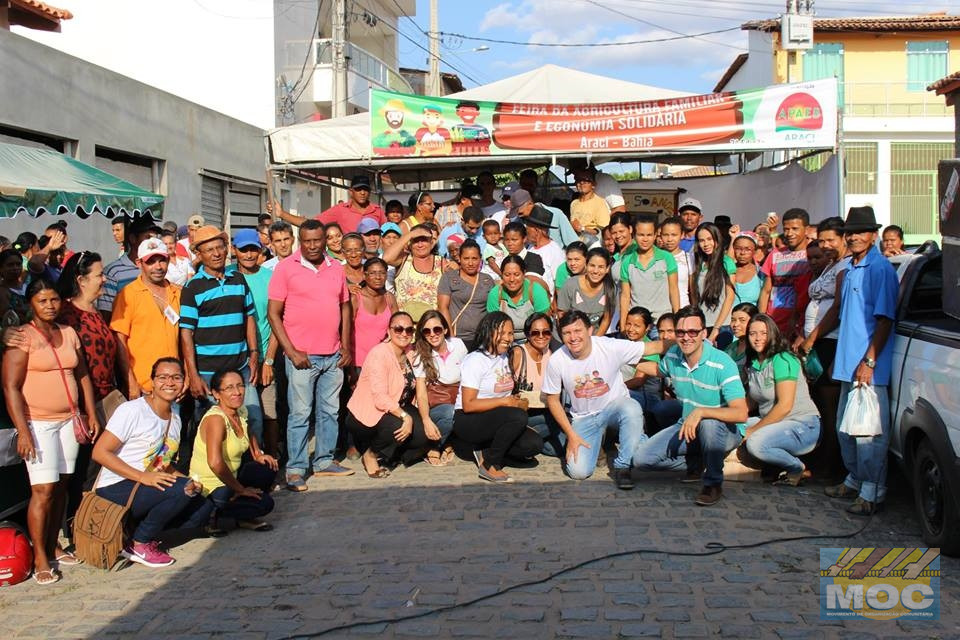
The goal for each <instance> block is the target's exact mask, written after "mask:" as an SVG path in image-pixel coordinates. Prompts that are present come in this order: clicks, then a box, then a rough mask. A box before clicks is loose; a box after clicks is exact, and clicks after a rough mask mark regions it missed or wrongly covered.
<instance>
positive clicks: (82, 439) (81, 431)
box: [30, 323, 93, 444]
mask: <svg viewBox="0 0 960 640" xmlns="http://www.w3.org/2000/svg"><path fill="white" fill-rule="evenodd" d="M30 328H31V329H33V330H34V331H36V332H37V333H38V334H40V337H41V338H43V341H44V342H46V343H47V346H48V347H50V351H52V352H53V359H54V360H56V361H57V368H58V369H59V370H60V379H61V380H63V390H64V391H66V392H67V401H68V402H69V403H70V417H71V418H72V421H73V436H74V437H75V438H76V439H77V442H78V443H80V444H90V443H91V442H93V437H92V434H91V433H90V429H89V427H87V423H86V421H85V420H84V419H83V416H81V415H80V410H79V408H78V407H77V404H76V403H75V402H74V401H73V395H72V394H71V393H70V384H69V383H68V382H67V374H66V372H65V371H64V370H63V365H62V364H61V363H60V356H59V355H57V350H56V349H55V348H54V347H53V343H52V342H50V340H49V339H48V338H47V336H45V335H43V332H42V331H40V329H37V328H36V327H35V326H33V323H30ZM57 330H58V331H59V328H58V329H57ZM62 333H63V332H62V331H61V334H62Z"/></svg>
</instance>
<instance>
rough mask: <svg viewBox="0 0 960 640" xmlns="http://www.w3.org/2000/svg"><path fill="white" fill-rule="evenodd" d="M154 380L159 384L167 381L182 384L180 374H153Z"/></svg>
mask: <svg viewBox="0 0 960 640" xmlns="http://www.w3.org/2000/svg"><path fill="white" fill-rule="evenodd" d="M154 380H156V381H157V382H159V383H160V384H164V383H167V382H174V383H176V384H183V376H181V375H175V376H168V375H159V376H155V377H154Z"/></svg>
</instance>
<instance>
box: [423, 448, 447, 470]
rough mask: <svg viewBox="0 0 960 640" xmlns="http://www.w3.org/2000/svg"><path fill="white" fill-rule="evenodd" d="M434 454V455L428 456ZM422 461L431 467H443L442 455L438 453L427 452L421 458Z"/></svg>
mask: <svg viewBox="0 0 960 640" xmlns="http://www.w3.org/2000/svg"><path fill="white" fill-rule="evenodd" d="M430 454H434V455H430ZM423 461H424V462H426V463H427V464H428V465H430V466H431V467H442V466H443V454H442V453H440V452H439V451H428V452H427V455H425V456H423Z"/></svg>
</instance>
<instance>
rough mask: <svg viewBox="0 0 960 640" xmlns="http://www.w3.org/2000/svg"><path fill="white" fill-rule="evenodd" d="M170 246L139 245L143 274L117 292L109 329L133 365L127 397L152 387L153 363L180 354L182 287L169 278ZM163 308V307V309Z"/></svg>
mask: <svg viewBox="0 0 960 640" xmlns="http://www.w3.org/2000/svg"><path fill="white" fill-rule="evenodd" d="M169 260H170V259H169V256H168V254H167V247H166V245H165V244H164V242H163V240H160V239H159V238H147V239H146V240H144V241H143V242H141V243H140V246H139V247H138V248H137V264H138V266H139V267H140V275H139V276H137V278H136V279H135V280H134V281H133V282H131V283H130V284H128V285H127V286H126V287H124V288H123V289H122V290H121V291H120V293H118V294H117V299H116V302H115V303H114V305H113V315H112V317H111V318H110V328H111V329H112V330H113V331H114V333H116V334H117V342H118V344H119V346H120V357H125V358H126V359H127V360H128V362H129V364H130V366H129V374H128V377H127V385H128V389H129V392H128V397H129V398H131V399H132V398H137V397H139V396H140V394H141V393H148V392H150V391H151V390H152V389H153V381H152V379H151V377H150V372H151V369H152V368H153V363H155V362H156V361H157V360H159V359H160V358H178V359H179V357H180V333H179V325H180V287H178V286H177V285H175V284H170V283H169V282H168V281H167V266H168V265H169ZM161 307H162V308H161Z"/></svg>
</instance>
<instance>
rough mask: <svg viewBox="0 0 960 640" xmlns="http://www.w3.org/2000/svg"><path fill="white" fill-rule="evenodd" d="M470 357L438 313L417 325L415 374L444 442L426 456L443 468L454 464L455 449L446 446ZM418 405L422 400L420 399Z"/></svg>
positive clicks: (426, 316)
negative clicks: (462, 371)
mask: <svg viewBox="0 0 960 640" xmlns="http://www.w3.org/2000/svg"><path fill="white" fill-rule="evenodd" d="M466 357H467V346H466V345H465V344H464V342H463V340H461V339H460V338H456V337H452V336H451V335H450V325H448V324H447V319H446V318H444V317H443V314H441V313H440V312H439V311H436V310H435V309H431V310H430V311H427V312H426V313H424V314H423V315H422V316H420V321H419V322H418V323H417V341H416V343H415V344H414V346H413V356H412V358H411V359H412V361H413V371H414V374H415V375H416V376H417V381H418V382H419V381H420V380H421V379H422V380H423V382H424V388H425V389H426V395H427V399H426V402H427V403H428V405H429V407H430V420H431V421H432V422H433V423H434V425H436V427H437V430H438V431H440V434H441V436H442V437H441V439H440V441H439V442H438V443H436V445H435V446H434V447H432V448H431V450H430V451H428V452H427V458H426V460H427V462H428V463H429V464H431V465H433V466H435V467H443V466H446V465H448V464H450V463H451V462H453V458H454V455H453V447H451V446H450V445H449V444H447V445H444V442H445V441H446V439H447V436H448V435H450V432H451V431H452V430H453V407H454V404H455V403H456V401H457V394H458V393H459V392H460V367H461V365H462V364H463V360H464V358H466ZM418 401H419V398H418Z"/></svg>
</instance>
